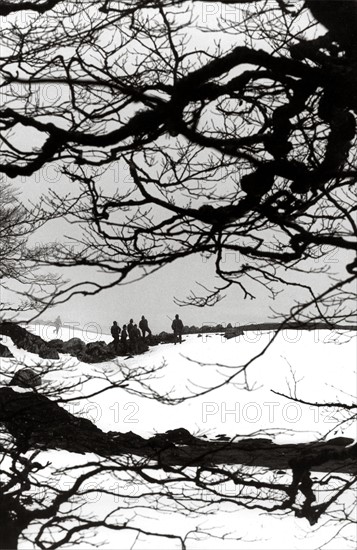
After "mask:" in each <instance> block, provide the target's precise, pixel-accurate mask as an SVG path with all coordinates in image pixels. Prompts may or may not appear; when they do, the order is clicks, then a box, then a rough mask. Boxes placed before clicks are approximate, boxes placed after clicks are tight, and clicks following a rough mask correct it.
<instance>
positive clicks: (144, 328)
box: [139, 315, 151, 340]
mask: <svg viewBox="0 0 357 550" xmlns="http://www.w3.org/2000/svg"><path fill="white" fill-rule="evenodd" d="M139 328H140V330H141V332H142V334H143V339H144V340H145V334H146V333H148V336H151V330H150V329H149V325H148V320H147V319H145V317H144V315H143V316H142V317H141V321H140V323H139Z"/></svg>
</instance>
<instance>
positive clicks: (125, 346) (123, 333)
mask: <svg viewBox="0 0 357 550" xmlns="http://www.w3.org/2000/svg"><path fill="white" fill-rule="evenodd" d="M127 339H128V331H127V330H126V325H123V330H122V331H121V337H120V342H121V344H122V346H123V351H124V353H127V350H128V344H127Z"/></svg>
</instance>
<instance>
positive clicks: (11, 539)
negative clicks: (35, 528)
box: [0, 511, 21, 550]
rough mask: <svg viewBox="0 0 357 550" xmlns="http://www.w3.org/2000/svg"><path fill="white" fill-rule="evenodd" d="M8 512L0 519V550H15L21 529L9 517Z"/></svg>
mask: <svg viewBox="0 0 357 550" xmlns="http://www.w3.org/2000/svg"><path fill="white" fill-rule="evenodd" d="M8 516H9V512H8V511H7V513H5V514H1V518H0V550H16V549H17V545H18V540H19V536H20V534H21V529H19V526H18V525H16V523H15V522H14V521H13V520H11V519H10V518H9V517H8Z"/></svg>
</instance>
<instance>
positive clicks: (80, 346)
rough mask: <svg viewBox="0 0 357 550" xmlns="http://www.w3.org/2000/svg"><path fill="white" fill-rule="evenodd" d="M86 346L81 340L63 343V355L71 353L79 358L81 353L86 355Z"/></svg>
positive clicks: (75, 339)
mask: <svg viewBox="0 0 357 550" xmlns="http://www.w3.org/2000/svg"><path fill="white" fill-rule="evenodd" d="M85 348H86V344H85V343H84V342H83V341H82V340H81V339H80V338H71V339H70V340H68V341H67V342H63V348H62V349H63V353H69V354H70V355H74V356H77V355H78V354H80V353H84V350H85Z"/></svg>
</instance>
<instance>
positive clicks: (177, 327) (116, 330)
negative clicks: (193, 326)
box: [110, 315, 183, 353]
mask: <svg viewBox="0 0 357 550" xmlns="http://www.w3.org/2000/svg"><path fill="white" fill-rule="evenodd" d="M171 328H172V330H173V332H174V337H175V345H176V344H177V342H179V343H180V344H181V343H182V333H183V322H182V321H181V319H180V317H179V316H178V315H175V319H174V320H173V321H172V325H171ZM110 332H111V335H112V336H113V341H114V349H115V352H116V353H118V352H119V349H120V345H121V347H122V348H123V351H124V353H126V352H127V351H128V344H130V349H131V351H132V352H133V353H138V352H139V347H138V346H139V342H140V340H145V338H146V335H147V336H151V330H150V328H149V323H148V320H147V319H146V318H145V316H144V315H142V317H141V319H140V321H139V326H138V325H137V324H136V323H134V320H133V319H130V321H129V323H128V324H127V325H123V328H120V326H119V325H118V323H117V321H113V325H112V327H111V329H110Z"/></svg>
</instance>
